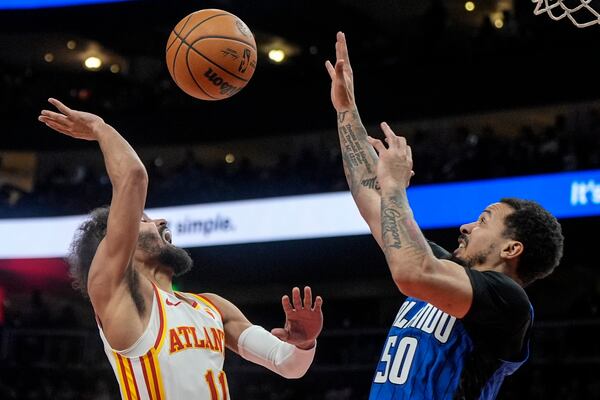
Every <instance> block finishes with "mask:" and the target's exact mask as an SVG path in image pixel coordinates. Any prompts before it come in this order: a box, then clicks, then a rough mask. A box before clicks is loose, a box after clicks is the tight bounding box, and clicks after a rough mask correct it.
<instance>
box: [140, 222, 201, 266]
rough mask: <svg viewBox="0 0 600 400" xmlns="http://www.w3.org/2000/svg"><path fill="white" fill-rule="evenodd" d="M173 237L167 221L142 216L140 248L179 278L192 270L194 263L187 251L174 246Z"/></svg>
mask: <svg viewBox="0 0 600 400" xmlns="http://www.w3.org/2000/svg"><path fill="white" fill-rule="evenodd" d="M172 237H173V236H172V233H171V231H170V230H169V228H168V226H167V221H166V220H164V219H151V218H150V217H148V215H146V214H145V213H144V214H143V215H142V220H141V221H140V234H139V239H138V248H140V249H141V250H142V251H144V252H145V253H146V254H147V255H149V256H150V257H152V258H155V261H156V262H158V263H159V264H161V265H163V266H165V267H168V268H171V269H172V270H173V272H174V273H175V276H179V275H181V274H183V273H185V272H187V271H189V270H190V269H191V268H192V266H193V261H192V259H191V257H190V255H189V254H188V253H187V252H186V251H185V250H183V249H181V248H179V247H176V246H174V245H173V244H172Z"/></svg>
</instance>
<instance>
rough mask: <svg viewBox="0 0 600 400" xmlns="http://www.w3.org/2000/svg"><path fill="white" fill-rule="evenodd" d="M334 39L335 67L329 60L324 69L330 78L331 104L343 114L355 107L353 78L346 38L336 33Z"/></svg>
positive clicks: (340, 33)
mask: <svg viewBox="0 0 600 400" xmlns="http://www.w3.org/2000/svg"><path fill="white" fill-rule="evenodd" d="M336 39H337V40H336V42H335V58H336V60H335V67H334V66H333V65H332V64H331V62H330V61H329V60H327V61H326V62H325V67H326V68H327V72H329V76H330V77H331V102H332V103H333V106H334V107H335V110H336V111H337V112H343V111H348V110H351V109H354V108H355V107H356V102H355V100H354V76H353V73H352V67H351V66H350V59H349V57H348V46H347V45H346V36H345V35H344V34H343V33H342V32H338V33H337V37H336Z"/></svg>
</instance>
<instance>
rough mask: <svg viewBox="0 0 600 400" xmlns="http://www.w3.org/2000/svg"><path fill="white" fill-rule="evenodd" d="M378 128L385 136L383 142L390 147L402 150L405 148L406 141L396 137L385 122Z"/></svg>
mask: <svg viewBox="0 0 600 400" xmlns="http://www.w3.org/2000/svg"><path fill="white" fill-rule="evenodd" d="M380 126H381V130H382V131H383V134H384V135H385V141H386V142H387V143H388V144H389V146H390V147H394V148H403V147H405V146H406V139H405V138H404V137H402V136H397V135H396V134H395V133H394V131H393V130H392V128H390V126H389V125H388V124H387V122H382V123H381V125H380Z"/></svg>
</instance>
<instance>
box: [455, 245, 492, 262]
mask: <svg viewBox="0 0 600 400" xmlns="http://www.w3.org/2000/svg"><path fill="white" fill-rule="evenodd" d="M495 247H496V246H494V245H492V246H490V247H488V249H487V250H483V251H480V252H478V253H475V254H473V255H470V256H466V257H456V256H453V257H452V258H453V261H455V262H456V263H457V264H460V265H462V266H463V267H467V268H473V267H475V266H477V265H484V264H485V263H486V262H487V260H488V257H489V255H490V254H492V252H493V251H494V248H495Z"/></svg>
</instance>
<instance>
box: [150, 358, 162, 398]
mask: <svg viewBox="0 0 600 400" xmlns="http://www.w3.org/2000/svg"><path fill="white" fill-rule="evenodd" d="M148 355H149V357H148V361H149V362H150V370H151V371H152V378H153V379H154V389H155V390H156V397H157V398H158V400H161V397H160V388H159V387H158V375H157V373H156V367H155V366H154V355H153V354H152V353H151V351H150V352H148Z"/></svg>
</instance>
